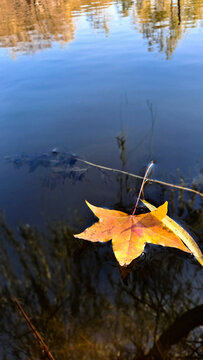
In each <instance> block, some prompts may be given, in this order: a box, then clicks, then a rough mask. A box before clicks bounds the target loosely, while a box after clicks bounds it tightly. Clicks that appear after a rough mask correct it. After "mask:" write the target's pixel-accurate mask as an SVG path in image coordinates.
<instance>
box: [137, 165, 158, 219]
mask: <svg viewBox="0 0 203 360" xmlns="http://www.w3.org/2000/svg"><path fill="white" fill-rule="evenodd" d="M153 165H154V162H153V161H151V162H150V164H149V165H148V167H147V170H146V172H145V175H144V178H143V180H142V185H141V187H140V192H139V195H138V197H137V201H136V204H135V208H134V210H133V213H132V215H135V211H136V209H137V205H138V202H139V200H140V196H141V193H142V190H143V187H144V184H145V180H146V177H147V174H148V172H149V170H150V169H151V167H152V166H153Z"/></svg>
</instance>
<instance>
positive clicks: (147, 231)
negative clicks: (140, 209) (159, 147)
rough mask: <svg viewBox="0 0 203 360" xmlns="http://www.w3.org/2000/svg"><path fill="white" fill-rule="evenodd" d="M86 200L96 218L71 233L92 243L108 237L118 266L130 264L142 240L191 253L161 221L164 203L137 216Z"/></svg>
mask: <svg viewBox="0 0 203 360" xmlns="http://www.w3.org/2000/svg"><path fill="white" fill-rule="evenodd" d="M86 203H87V205H88V206H89V208H90V209H91V210H92V212H93V213H94V214H95V215H96V216H97V217H98V218H99V221H98V222H96V223H95V224H93V225H92V226H91V227H89V228H87V229H86V230H84V231H83V232H82V233H80V234H77V235H74V236H75V237H76V238H82V239H84V240H89V241H92V242H97V241H99V242H106V241H109V240H112V245H113V251H114V254H115V256H116V259H117V260H118V262H119V264H120V265H121V266H126V265H128V264H130V263H131V262H132V260H134V259H135V258H137V257H138V256H140V255H141V254H142V252H143V250H144V247H145V244H146V243H152V244H156V245H162V246H169V247H174V248H177V249H180V250H183V251H186V252H189V253H190V252H191V251H190V250H189V249H188V248H187V247H186V246H185V245H184V244H183V242H182V241H181V240H180V238H179V237H178V236H177V235H176V234H175V233H174V232H173V231H171V230H170V229H169V228H168V227H167V226H166V225H165V224H164V223H163V222H162V220H163V219H164V218H165V217H166V214H167V210H168V203H167V202H165V203H164V204H163V205H161V206H159V207H158V208H157V209H156V210H154V211H151V212H149V213H147V214H141V215H128V214H126V213H124V212H121V211H117V210H108V209H104V208H101V207H96V206H94V205H91V204H89V203H88V202H87V201H86Z"/></svg>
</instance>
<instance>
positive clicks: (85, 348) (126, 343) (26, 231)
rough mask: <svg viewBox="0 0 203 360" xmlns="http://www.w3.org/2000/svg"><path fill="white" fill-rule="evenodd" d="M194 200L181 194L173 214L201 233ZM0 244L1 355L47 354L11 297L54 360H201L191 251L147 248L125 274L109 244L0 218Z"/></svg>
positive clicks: (200, 315) (201, 311)
mask: <svg viewBox="0 0 203 360" xmlns="http://www.w3.org/2000/svg"><path fill="white" fill-rule="evenodd" d="M194 198H195V196H194V197H193V196H192V197H191V198H188V200H187V201H186V200H184V199H183V197H180V199H179V206H178V209H177V212H176V213H178V212H179V210H180V208H182V207H184V209H185V210H186V209H187V208H188V209H189V212H188V214H189V215H188V217H187V216H186V217H185V221H186V222H188V224H189V223H190V222H191V221H192V225H193V231H194V232H195V234H196V235H197V236H198V238H199V239H201V238H202V228H201V224H202V217H203V211H202V205H200V206H199V207H198V209H195V206H194ZM77 223H78V221H77ZM82 225H83V224H82ZM82 225H81V227H82ZM77 230H78V229H77ZM0 240H1V247H0V258H1V259H0V269H1V272H0V277H1V302H0V311H1V317H0V325H1V326H0V332H1V347H2V355H1V359H28V358H29V359H33V360H34V359H35V360H36V359H43V358H44V357H43V354H42V353H41V350H40V349H39V347H38V344H37V343H36V342H35V341H34V340H33V337H32V334H31V333H30V331H29V330H28V329H27V325H26V324H25V322H24V319H22V318H20V317H19V314H18V312H17V311H16V308H15V306H14V305H13V303H12V301H11V297H12V296H15V297H17V298H18V299H19V301H20V302H21V304H22V306H23V307H24V310H25V311H26V312H27V314H28V315H29V316H30V318H31V321H32V322H33V324H34V325H35V327H36V328H37V330H38V331H39V332H40V333H41V335H42V336H43V338H44V340H45V342H46V343H47V345H48V347H49V348H50V350H51V352H52V353H53V355H54V356H55V358H56V359H58V360H60V359H61V360H62V359H181V358H184V359H186V358H189V359H202V356H203V353H202V341H203V339H202V334H201V331H200V330H201V328H200V325H203V303H202V293H203V282H202V280H203V279H202V269H201V267H200V266H199V264H198V263H197V262H196V261H195V260H194V259H192V257H191V256H188V255H186V254H185V253H181V252H179V251H178V250H177V251H176V250H175V249H174V250H173V249H170V250H169V249H167V248H162V247H155V246H154V247H153V246H148V247H147V249H146V257H145V259H142V260H143V261H141V260H138V261H137V262H135V263H134V264H133V268H132V271H131V272H130V274H129V276H128V277H127V279H124V280H122V278H121V275H120V272H119V268H118V266H117V264H116V260H115V259H114V256H113V252H112V250H111V244H110V243H109V246H106V245H105V246H103V245H102V244H101V245H98V246H96V245H95V244H91V243H88V242H84V241H82V240H81V241H80V240H78V239H77V240H76V239H74V238H73V235H72V230H71V229H70V228H69V226H68V225H65V224H62V223H60V224H59V223H57V224H54V225H52V227H51V228H49V230H48V231H47V232H46V233H42V231H38V230H36V229H33V228H30V227H29V226H28V225H26V226H21V227H20V228H19V232H18V234H14V233H13V232H12V230H11V229H10V228H9V227H8V225H7V224H6V221H5V220H4V218H3V217H2V218H1V225H0ZM200 245H201V244H200ZM125 271H126V272H127V271H128V269H126V270H125V269H123V271H122V275H123V277H125V275H126V274H125ZM123 272H124V273H123Z"/></svg>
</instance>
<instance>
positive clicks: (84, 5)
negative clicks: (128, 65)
mask: <svg viewBox="0 0 203 360" xmlns="http://www.w3.org/2000/svg"><path fill="white" fill-rule="evenodd" d="M113 6H115V7H116V9H117V10H118V13H119V14H120V15H121V16H122V17H129V18H130V19H131V21H132V22H133V23H134V24H135V26H136V28H138V30H139V31H140V32H141V33H142V34H143V36H144V38H145V39H146V40H147V44H148V50H149V51H154V50H158V51H160V52H164V53H165V54H166V57H167V58H168V59H169V58H170V57H171V55H172V53H173V52H174V50H175V48H176V46H177V44H178V42H179V41H180V40H181V38H182V36H183V34H184V33H185V32H186V30H187V29H188V28H192V27H195V26H196V25H197V23H198V20H202V18H203V1H202V0H199V1H197V0H177V1H170V0H161V1H158V2H157V1H155V0H135V1H132V0H115V1H112V0H99V1H94V0H57V1H56V0H49V1H47V0H40V1H37V0H29V1H28V0H1V8H0V46H1V47H8V48H10V49H11V50H12V54H13V56H14V57H15V55H16V53H17V52H18V51H22V52H25V53H33V52H36V51H39V50H41V49H44V48H49V47H51V46H52V44H53V42H55V41H57V42H60V43H61V45H62V46H63V45H64V44H65V43H68V42H70V41H72V40H74V37H75V33H76V31H77V27H78V19H79V17H80V16H81V15H84V16H85V18H86V20H87V21H88V22H89V23H90V24H91V26H92V27H93V28H94V29H101V30H102V31H104V32H105V33H106V34H108V33H109V32H110V24H111V22H112V20H113V19H114V14H115V12H114V11H112V9H113Z"/></svg>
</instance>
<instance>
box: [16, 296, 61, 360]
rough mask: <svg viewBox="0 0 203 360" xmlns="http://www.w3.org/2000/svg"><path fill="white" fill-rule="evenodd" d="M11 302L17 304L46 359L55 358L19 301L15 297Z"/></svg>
mask: <svg viewBox="0 0 203 360" xmlns="http://www.w3.org/2000/svg"><path fill="white" fill-rule="evenodd" d="M12 300H13V302H14V303H15V305H16V306H17V308H18V310H19V312H20V313H21V315H22V316H23V317H24V319H25V320H26V322H27V324H28V326H29V328H30V329H31V331H32V333H33V335H34V336H35V338H36V339H37V341H38V343H39V345H40V347H41V348H42V350H43V352H44V354H45V355H46V357H47V359H49V360H55V359H54V357H53V356H52V354H51V353H50V351H49V349H48V347H47V345H46V344H45V342H44V340H43V339H42V337H41V335H40V334H39V333H38V331H37V330H36V329H35V327H34V325H33V324H32V323H31V321H30V319H29V318H28V316H27V315H26V313H25V312H24V310H23V308H22V307H21V305H20V304H19V301H18V300H17V299H16V298H13V299H12Z"/></svg>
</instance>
